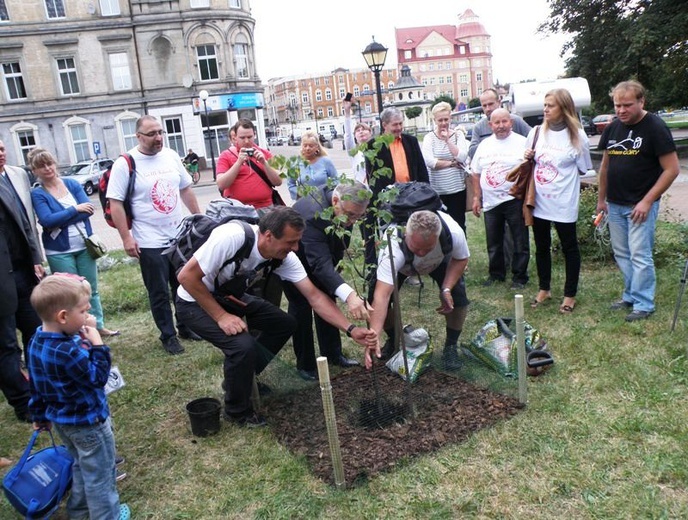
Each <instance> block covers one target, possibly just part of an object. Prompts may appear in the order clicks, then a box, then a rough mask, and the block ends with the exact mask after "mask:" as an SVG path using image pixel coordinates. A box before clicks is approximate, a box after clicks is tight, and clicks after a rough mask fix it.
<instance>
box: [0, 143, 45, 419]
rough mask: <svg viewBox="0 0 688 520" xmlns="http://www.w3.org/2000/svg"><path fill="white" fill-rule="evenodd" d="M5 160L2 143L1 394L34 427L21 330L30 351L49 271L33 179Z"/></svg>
mask: <svg viewBox="0 0 688 520" xmlns="http://www.w3.org/2000/svg"><path fill="white" fill-rule="evenodd" d="M5 160H6V155H5V145H4V143H3V142H2V141H0V288H1V289H0V389H1V390H2V393H3V394H5V398H6V399H7V402H8V404H9V405H10V406H12V408H14V413H15V415H16V416H17V419H19V420H20V421H28V422H31V418H30V416H29V410H28V406H29V384H28V382H27V380H26V377H24V375H23V374H22V372H21V370H20V367H21V349H20V348H19V343H18V341H17V329H19V330H20V331H21V333H22V341H23V343H24V346H25V347H26V346H28V344H29V340H30V339H31V337H32V336H33V333H34V332H35V331H36V327H38V326H39V325H40V324H41V320H40V319H39V318H38V315H37V314H36V312H35V311H34V310H33V307H31V302H30V301H29V298H30V296H31V291H32V290H33V288H34V286H35V285H36V284H37V283H38V280H39V279H40V278H41V277H42V276H43V274H44V271H43V266H42V265H41V261H42V254H41V250H40V248H39V246H38V239H37V236H36V233H35V221H34V216H33V206H32V205H31V197H30V194H29V191H30V189H31V188H30V185H29V179H28V175H27V174H26V172H25V171H23V170H21V169H19V168H11V167H9V166H6V165H5ZM32 222H34V224H33V225H32Z"/></svg>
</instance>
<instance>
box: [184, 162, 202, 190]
mask: <svg viewBox="0 0 688 520" xmlns="http://www.w3.org/2000/svg"><path fill="white" fill-rule="evenodd" d="M182 162H184V161H182ZM184 167H185V168H186V172H187V173H188V174H189V175H190V176H191V180H192V181H193V183H194V184H198V181H200V180H201V172H199V171H198V163H187V162H184Z"/></svg>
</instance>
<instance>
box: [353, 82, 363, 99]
mask: <svg viewBox="0 0 688 520" xmlns="http://www.w3.org/2000/svg"><path fill="white" fill-rule="evenodd" d="M360 93H361V89H360V88H358V85H354V92H353V94H354V97H358V96H359V94H360Z"/></svg>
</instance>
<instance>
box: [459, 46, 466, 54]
mask: <svg viewBox="0 0 688 520" xmlns="http://www.w3.org/2000/svg"><path fill="white" fill-rule="evenodd" d="M459 54H466V46H465V45H462V46H461V47H459Z"/></svg>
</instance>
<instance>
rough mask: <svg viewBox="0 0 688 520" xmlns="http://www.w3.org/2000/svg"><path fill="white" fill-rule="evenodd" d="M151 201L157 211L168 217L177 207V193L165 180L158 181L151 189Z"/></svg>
mask: <svg viewBox="0 0 688 520" xmlns="http://www.w3.org/2000/svg"><path fill="white" fill-rule="evenodd" d="M151 200H152V201H153V207H154V208H155V211H158V212H159V213H162V214H164V215H168V214H170V213H172V211H174V208H176V207H177V191H176V190H175V189H174V188H173V187H172V185H170V183H169V182H167V181H165V180H159V181H156V182H155V184H154V185H153V188H151Z"/></svg>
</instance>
